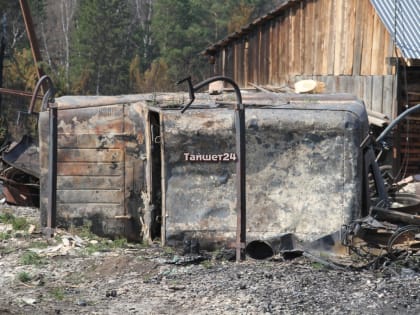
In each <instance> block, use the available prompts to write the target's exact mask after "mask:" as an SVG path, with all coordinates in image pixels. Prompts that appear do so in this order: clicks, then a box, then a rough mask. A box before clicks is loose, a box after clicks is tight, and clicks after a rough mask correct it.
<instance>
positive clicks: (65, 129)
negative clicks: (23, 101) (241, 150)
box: [39, 92, 368, 248]
mask: <svg viewBox="0 0 420 315" xmlns="http://www.w3.org/2000/svg"><path fill="white" fill-rule="evenodd" d="M186 99H188V96H185V95H183V94H181V95H180V94H161V95H158V94H148V95H146V94H144V95H127V96H101V97H99V96H84V97H82V96H65V97H60V98H57V99H56V100H55V106H56V108H57V135H56V138H57V139H56V141H57V163H56V167H57V169H56V174H55V175H56V178H57V190H56V198H57V204H56V215H57V224H58V225H60V226H69V225H71V224H73V225H81V224H84V223H86V222H89V223H90V224H91V225H92V230H93V232H95V233H97V234H99V235H104V236H110V237H114V238H115V237H126V238H128V239H131V240H137V241H140V240H154V239H159V240H160V241H161V242H162V243H163V244H168V245H177V244H180V243H181V242H182V241H183V240H184V239H186V238H194V239H197V240H198V241H199V242H200V244H201V246H202V247H206V248H215V247H217V246H231V244H232V243H233V242H234V240H235V233H236V230H237V225H238V222H237V211H236V209H235V203H236V198H237V196H236V194H235V191H236V190H237V189H236V188H235V187H236V186H235V185H236V179H237V176H238V174H237V169H236V168H235V164H236V163H237V156H236V151H235V147H236V145H237V143H236V141H237V140H236V138H235V128H236V127H235V116H234V111H233V110H232V106H231V104H232V103H234V99H232V96H231V95H229V94H224V95H219V96H214V97H212V96H209V95H207V94H200V96H199V97H197V99H196V100H195V101H194V103H193V104H192V105H191V107H190V108H189V110H188V111H186V112H184V113H181V111H180V109H181V108H182V106H183V104H185V102H186ZM243 103H244V104H245V110H246V118H245V139H246V184H245V186H246V209H247V210H246V234H247V241H251V240H256V239H266V238H270V237H274V236H276V235H281V234H286V233H293V234H294V235H296V236H297V237H298V238H299V239H301V240H303V241H312V240H316V239H318V238H320V237H322V236H324V235H328V234H331V233H334V232H337V231H340V229H341V227H342V226H343V224H347V223H349V222H351V221H352V220H354V219H356V218H359V217H360V216H361V214H362V213H361V212H362V210H363V206H364V201H363V199H364V198H366V196H364V195H363V194H364V193H363V188H362V187H363V177H364V175H363V174H364V166H363V165H364V160H363V152H362V149H361V147H360V144H361V143H362V141H363V139H364V137H365V136H366V134H367V132H368V117H367V114H366V110H365V107H364V104H363V103H362V102H361V101H359V100H357V99H356V98H354V97H353V96H350V95H342V94H340V95H297V94H285V95H273V94H270V93H262V92H247V93H244V101H243ZM48 121H49V115H48V112H47V111H44V112H41V113H40V116H39V132H40V134H39V138H40V168H41V176H40V186H41V192H40V208H41V214H42V215H41V217H42V221H43V223H44V224H45V222H46V217H47V214H46V213H47V205H48V202H49V198H48V194H49V185H48V183H47V178H48V175H49V166H48V160H49V153H48V148H49V145H50V144H49V143H50V138H51V137H50V134H49V129H48V125H49V124H48Z"/></svg>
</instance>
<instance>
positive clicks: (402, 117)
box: [376, 104, 420, 143]
mask: <svg viewBox="0 0 420 315" xmlns="http://www.w3.org/2000/svg"><path fill="white" fill-rule="evenodd" d="M419 109H420V104H417V105H416V106H414V107H411V108H409V109H407V110H406V111H404V112H403V113H401V114H400V115H399V116H398V117H397V118H395V119H394V120H393V121H392V122H391V123H390V124H389V125H388V127H386V128H385V130H384V131H382V133H381V134H380V135H379V137H378V138H377V139H376V142H377V143H380V142H381V141H382V140H383V139H384V138H385V136H386V135H387V134H388V133H389V132H390V131H391V130H392V129H393V128H394V127H395V125H397V124H398V123H399V122H400V121H401V120H403V119H404V118H405V117H406V116H408V115H409V114H411V113H414V112H416V111H418V110H419Z"/></svg>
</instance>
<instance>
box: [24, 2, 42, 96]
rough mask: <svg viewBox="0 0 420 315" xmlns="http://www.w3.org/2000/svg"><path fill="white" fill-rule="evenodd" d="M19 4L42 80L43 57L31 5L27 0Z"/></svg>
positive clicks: (39, 76)
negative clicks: (41, 65) (30, 8)
mask: <svg viewBox="0 0 420 315" xmlns="http://www.w3.org/2000/svg"><path fill="white" fill-rule="evenodd" d="M19 4H20V9H21V11H22V16H23V20H24V22H25V28H26V34H27V35H28V39H29V44H30V45H31V51H32V57H33V58H34V62H35V67H36V70H37V74H38V79H41V77H42V76H43V71H42V69H41V68H40V67H39V63H40V62H41V61H42V57H41V51H40V50H39V45H38V40H37V38H36V34H35V30H34V23H33V21H32V17H31V12H30V10H29V5H28V2H27V1H26V0H19ZM43 90H44V92H45V91H46V90H47V86H45V85H43Z"/></svg>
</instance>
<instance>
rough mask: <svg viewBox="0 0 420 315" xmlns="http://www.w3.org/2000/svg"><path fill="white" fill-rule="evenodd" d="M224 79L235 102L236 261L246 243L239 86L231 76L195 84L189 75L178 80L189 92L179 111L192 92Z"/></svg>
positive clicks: (244, 172)
mask: <svg viewBox="0 0 420 315" xmlns="http://www.w3.org/2000/svg"><path fill="white" fill-rule="evenodd" d="M215 81H225V82H228V83H229V84H231V85H232V87H233V89H234V91H235V94H236V101H237V104H236V106H235V133H236V137H235V138H236V157H237V162H236V163H237V164H236V178H237V180H236V216H237V224H236V244H235V247H236V261H241V260H244V259H245V245H246V187H245V182H246V163H245V106H244V104H242V95H241V90H240V89H239V86H238V85H237V84H236V82H235V81H233V80H232V79H231V78H228V77H224V76H215V77H211V78H209V79H207V80H204V81H202V82H200V83H198V84H196V85H194V86H193V85H192V83H191V77H187V78H185V79H182V80H180V81H178V82H177V83H178V84H180V83H182V82H187V83H188V90H189V94H190V101H189V102H188V104H186V105H185V106H184V107H183V108H182V110H181V113H184V112H185V111H186V110H187V109H188V107H190V105H191V104H192V103H193V102H194V100H195V96H194V93H195V92H196V91H198V90H199V89H201V88H203V87H204V86H206V85H208V84H210V83H212V82H215Z"/></svg>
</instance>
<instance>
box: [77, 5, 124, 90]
mask: <svg viewBox="0 0 420 315" xmlns="http://www.w3.org/2000/svg"><path fill="white" fill-rule="evenodd" d="M129 20H130V12H129V6H128V3H127V1H118V0H90V1H81V2H80V6H79V10H78V14H77V18H76V29H75V32H74V34H73V35H74V37H73V40H72V47H73V49H72V51H71V72H72V79H73V86H74V87H75V89H76V91H75V92H78V93H83V94H96V95H99V94H104V95H109V94H120V93H126V92H127V87H128V78H129V63H130V59H131V58H130V57H131V55H130V53H131V50H130V45H129V44H130V43H129V41H128V40H127V38H128V37H129V34H128V33H129Z"/></svg>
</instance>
